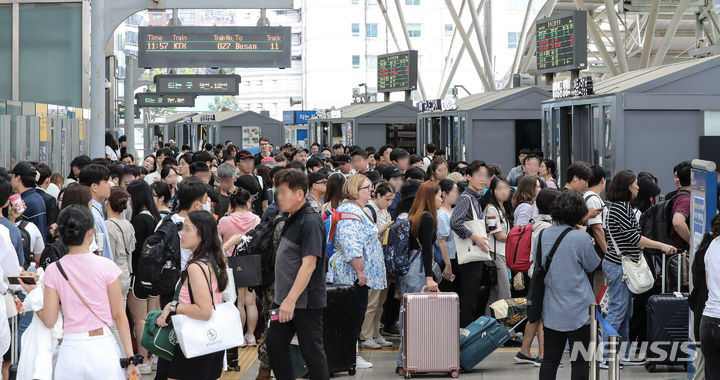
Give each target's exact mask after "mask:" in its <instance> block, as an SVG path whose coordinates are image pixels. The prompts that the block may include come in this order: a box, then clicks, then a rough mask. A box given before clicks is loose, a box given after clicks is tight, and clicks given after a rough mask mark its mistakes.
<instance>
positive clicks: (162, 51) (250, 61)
mask: <svg viewBox="0 0 720 380" xmlns="http://www.w3.org/2000/svg"><path fill="white" fill-rule="evenodd" d="M291 47H292V43H291V37H290V27H281V26H267V27H250V26H141V27H140V28H139V33H138V66H139V67H144V68H153V67H277V68H285V67H288V68H289V67H290V58H291V57H290V52H291Z"/></svg>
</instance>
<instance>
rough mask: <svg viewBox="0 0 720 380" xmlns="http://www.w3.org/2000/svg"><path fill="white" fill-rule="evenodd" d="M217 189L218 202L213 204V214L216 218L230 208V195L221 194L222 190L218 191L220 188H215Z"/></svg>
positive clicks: (220, 216) (223, 214)
mask: <svg viewBox="0 0 720 380" xmlns="http://www.w3.org/2000/svg"><path fill="white" fill-rule="evenodd" d="M217 191H218V195H219V197H218V203H216V204H215V210H213V211H214V212H215V215H217V216H218V218H222V217H223V216H225V214H227V212H228V210H229V209H230V196H228V195H223V193H222V191H220V188H218V189H217Z"/></svg>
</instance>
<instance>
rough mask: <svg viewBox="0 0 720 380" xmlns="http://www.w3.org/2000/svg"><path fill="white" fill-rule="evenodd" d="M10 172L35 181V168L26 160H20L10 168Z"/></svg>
mask: <svg viewBox="0 0 720 380" xmlns="http://www.w3.org/2000/svg"><path fill="white" fill-rule="evenodd" d="M12 174H15V175H18V176H20V177H22V178H32V179H34V180H35V181H37V178H36V176H37V170H35V168H34V167H33V166H32V164H31V163H30V162H28V161H21V162H19V163H18V164H17V165H15V167H14V168H13V170H12Z"/></svg>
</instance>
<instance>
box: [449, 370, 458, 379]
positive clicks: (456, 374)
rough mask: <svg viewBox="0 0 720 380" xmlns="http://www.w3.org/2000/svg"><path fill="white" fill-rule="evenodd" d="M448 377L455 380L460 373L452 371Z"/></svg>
mask: <svg viewBox="0 0 720 380" xmlns="http://www.w3.org/2000/svg"><path fill="white" fill-rule="evenodd" d="M450 376H452V377H453V379H457V377H458V376H460V372H458V370H454V371H452V372H450Z"/></svg>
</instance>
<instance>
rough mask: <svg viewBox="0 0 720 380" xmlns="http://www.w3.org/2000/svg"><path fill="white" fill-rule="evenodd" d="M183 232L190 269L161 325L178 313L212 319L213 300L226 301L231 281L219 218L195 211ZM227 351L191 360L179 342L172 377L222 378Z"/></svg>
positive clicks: (186, 272) (183, 277)
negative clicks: (217, 223) (219, 228)
mask: <svg viewBox="0 0 720 380" xmlns="http://www.w3.org/2000/svg"><path fill="white" fill-rule="evenodd" d="M181 233H182V239H181V240H182V241H181V243H182V248H184V249H188V250H191V251H192V252H193V253H192V257H191V258H190V260H189V261H188V265H187V269H185V270H184V271H183V272H182V274H181V276H180V281H181V282H182V284H183V285H182V289H181V290H180V297H178V301H173V302H170V303H168V304H167V305H166V306H165V309H164V310H163V312H162V314H160V316H159V317H158V319H157V324H158V326H161V327H164V326H167V325H168V317H170V316H171V315H174V314H184V315H186V316H188V317H190V318H193V319H199V320H203V321H207V320H209V319H210V316H212V312H213V306H212V305H213V303H215V304H216V305H217V304H220V303H222V291H223V289H225V287H226V286H227V284H228V276H227V272H226V267H227V265H226V264H225V254H224V253H223V250H222V243H221V242H220V237H219V236H218V231H217V225H216V223H215V217H214V216H213V215H212V214H211V213H209V212H207V211H199V210H198V211H191V212H190V213H188V217H187V218H186V219H185V223H184V224H183V228H182V232H181ZM208 284H209V285H210V286H208ZM190 287H191V288H192V298H191V297H190V291H189V288H190ZM211 289H212V292H211ZM224 354H225V351H224V350H223V351H218V352H214V353H211V354H207V355H203V356H198V357H194V358H192V359H188V358H186V357H185V354H183V352H182V350H181V349H180V345H177V346H175V355H174V357H173V361H172V362H170V363H169V367H170V368H169V371H168V379H192V380H215V379H219V378H220V375H221V374H222V367H223V356H224Z"/></svg>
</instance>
